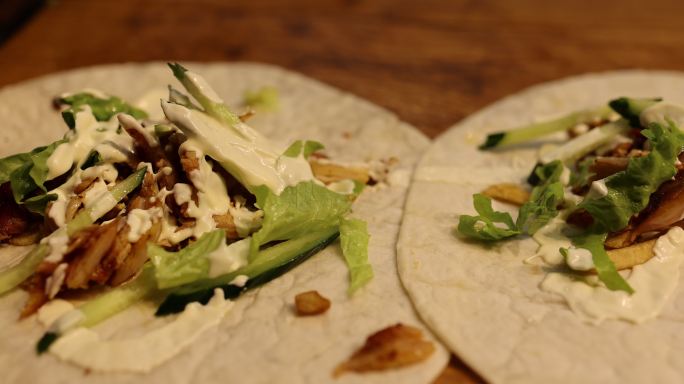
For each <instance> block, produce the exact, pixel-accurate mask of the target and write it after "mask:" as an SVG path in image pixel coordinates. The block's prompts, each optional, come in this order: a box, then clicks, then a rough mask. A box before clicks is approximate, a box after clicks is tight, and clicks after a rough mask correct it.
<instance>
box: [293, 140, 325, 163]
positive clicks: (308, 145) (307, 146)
mask: <svg viewBox="0 0 684 384" xmlns="http://www.w3.org/2000/svg"><path fill="white" fill-rule="evenodd" d="M323 148H325V147H324V146H323V144H321V143H319V142H318V141H312V140H304V141H302V140H297V141H295V142H294V143H292V145H290V146H289V147H288V148H287V149H286V150H285V152H283V155H285V156H287V157H298V156H300V155H302V156H304V158H305V159H308V158H309V156H311V154H312V153H314V152H316V151H320V150H321V149H323Z"/></svg>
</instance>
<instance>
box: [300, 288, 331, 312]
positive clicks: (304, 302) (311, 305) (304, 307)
mask: <svg viewBox="0 0 684 384" xmlns="http://www.w3.org/2000/svg"><path fill="white" fill-rule="evenodd" d="M295 308H296V309H297V315H299V316H314V315H320V314H321V313H325V312H326V311H327V310H328V309H329V308H330V300H328V299H326V298H325V297H323V296H321V294H320V293H318V291H308V292H303V293H300V294H298V295H297V296H295Z"/></svg>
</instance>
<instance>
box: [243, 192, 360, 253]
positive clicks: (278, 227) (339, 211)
mask: <svg viewBox="0 0 684 384" xmlns="http://www.w3.org/2000/svg"><path fill="white" fill-rule="evenodd" d="M254 194H255V196H256V198H257V205H258V206H259V207H260V208H261V209H262V210H263V211H264V220H263V223H262V225H261V229H260V230H259V231H258V232H256V233H255V234H253V235H252V244H251V247H250V257H251V258H254V257H255V256H256V254H257V252H258V251H259V248H260V247H261V246H262V245H264V244H266V243H268V242H271V241H276V240H289V239H294V238H297V237H299V236H301V235H304V234H306V233H308V232H310V231H314V230H315V231H323V230H325V229H327V228H331V227H337V226H338V225H339V224H340V218H341V217H343V216H344V214H346V213H347V212H348V211H349V209H350V207H351V202H350V201H349V199H348V198H347V197H346V196H343V195H340V194H338V193H335V192H333V191H331V190H329V189H327V188H325V187H322V186H320V185H318V184H316V183H314V182H312V181H306V182H301V183H299V184H297V185H295V186H293V187H292V186H291V187H287V188H285V189H284V190H283V192H282V193H281V194H280V195H276V194H274V193H273V192H271V190H270V189H268V188H267V187H265V186H259V187H256V188H255V193H254Z"/></svg>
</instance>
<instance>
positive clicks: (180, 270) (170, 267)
mask: <svg viewBox="0 0 684 384" xmlns="http://www.w3.org/2000/svg"><path fill="white" fill-rule="evenodd" d="M225 239H226V233H225V232H224V231H223V230H222V229H217V230H215V231H211V232H207V233H205V234H204V235H202V236H201V237H200V238H199V239H198V240H197V241H195V242H194V243H192V244H190V245H188V246H187V247H185V248H183V249H181V250H180V251H178V252H169V251H166V250H165V249H164V248H162V247H160V246H158V245H155V244H152V243H149V244H148V245H147V253H148V255H149V257H150V260H151V261H152V264H154V266H155V271H154V274H155V277H156V279H157V286H158V287H159V289H166V288H172V287H177V286H179V285H183V284H188V283H192V282H195V281H197V280H201V279H206V278H208V276H209V268H210V261H209V258H208V257H206V256H207V255H208V254H210V253H211V252H213V251H215V250H216V249H218V247H219V246H220V245H221V242H223V241H225Z"/></svg>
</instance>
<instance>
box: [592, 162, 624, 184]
mask: <svg viewBox="0 0 684 384" xmlns="http://www.w3.org/2000/svg"><path fill="white" fill-rule="evenodd" d="M627 164H629V157H605V156H599V157H597V158H596V160H594V163H593V164H592V165H591V166H590V167H589V171H590V172H592V173H594V176H593V179H594V180H601V179H605V178H606V177H608V176H610V175H612V174H615V173H618V172H620V171H624V170H625V169H627Z"/></svg>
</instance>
